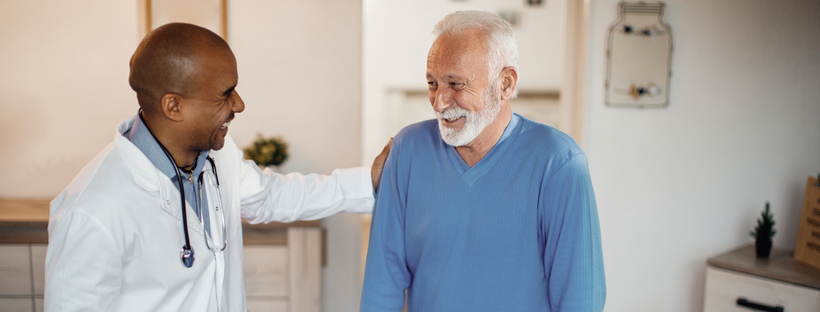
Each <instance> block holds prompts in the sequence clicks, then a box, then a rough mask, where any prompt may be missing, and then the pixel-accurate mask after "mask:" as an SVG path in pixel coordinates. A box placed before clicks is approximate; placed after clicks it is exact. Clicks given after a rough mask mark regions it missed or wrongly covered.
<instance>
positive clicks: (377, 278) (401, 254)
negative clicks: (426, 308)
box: [360, 136, 412, 312]
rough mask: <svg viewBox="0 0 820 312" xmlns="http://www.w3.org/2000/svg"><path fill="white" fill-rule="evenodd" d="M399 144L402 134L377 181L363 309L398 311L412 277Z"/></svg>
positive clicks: (361, 308)
mask: <svg viewBox="0 0 820 312" xmlns="http://www.w3.org/2000/svg"><path fill="white" fill-rule="evenodd" d="M400 145H401V137H399V136H397V137H396V138H395V139H394V141H393V148H392V150H391V151H390V155H389V156H388V158H387V161H386V162H385V165H384V172H382V178H381V180H380V183H379V193H378V194H377V202H376V208H375V209H374V211H373V219H372V222H371V224H370V242H369V245H368V249H367V262H366V264H365V273H364V285H363V287H362V299H361V305H360V311H363V312H370V311H374V312H375V311H378V312H383V311H395V312H399V311H401V310H402V308H403V307H404V302H405V295H404V294H405V290H406V289H407V287H409V286H410V282H411V280H412V277H411V274H410V271H409V269H408V268H407V261H406V257H405V248H404V246H405V245H404V217H405V207H406V206H405V203H406V200H405V198H406V197H405V194H404V192H403V190H405V189H406V188H405V187H403V186H402V184H404V183H403V182H406V181H402V179H401V178H399V170H398V162H397V160H398V158H399V154H400V151H399V146H400Z"/></svg>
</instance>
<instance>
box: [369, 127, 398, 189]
mask: <svg viewBox="0 0 820 312" xmlns="http://www.w3.org/2000/svg"><path fill="white" fill-rule="evenodd" d="M392 146H393V138H392V137H391V138H390V141H387V145H385V146H384V149H382V152H381V153H379V156H376V159H374V160H373V165H372V166H371V167H370V175H371V178H372V179H373V191H378V189H379V179H380V178H381V176H382V170H384V162H385V160H387V155H388V154H389V153H390V147H392Z"/></svg>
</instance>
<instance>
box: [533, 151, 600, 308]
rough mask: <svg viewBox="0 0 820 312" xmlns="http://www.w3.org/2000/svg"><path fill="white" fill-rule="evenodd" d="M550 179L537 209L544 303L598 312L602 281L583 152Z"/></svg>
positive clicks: (596, 226) (597, 228)
mask: <svg viewBox="0 0 820 312" xmlns="http://www.w3.org/2000/svg"><path fill="white" fill-rule="evenodd" d="M548 179H549V181H548V182H547V183H544V186H543V187H542V190H541V192H542V196H541V198H543V202H542V203H540V205H541V207H539V217H540V218H541V220H540V221H541V222H542V226H541V227H540V229H541V231H542V233H540V234H541V236H542V237H544V243H545V244H544V255H543V256H544V257H543V259H544V274H546V278H547V281H548V285H547V294H546V296H547V302H548V304H549V305H550V308H551V311H589V312H592V311H596V312H600V311H602V310H603V308H604V301H605V299H606V282H605V279H604V263H603V253H602V250H601V230H600V225H599V222H598V208H597V205H596V203H595V194H594V192H593V190H592V181H591V179H590V176H589V169H588V166H587V158H586V155H584V154H578V155H575V156H573V157H572V158H571V159H570V160H569V161H567V162H566V163H565V164H563V165H562V166H561V167H560V169H558V170H557V171H555V173H554V174H553V175H552V176H550V177H549V178H548Z"/></svg>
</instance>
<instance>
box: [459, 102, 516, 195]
mask: <svg viewBox="0 0 820 312" xmlns="http://www.w3.org/2000/svg"><path fill="white" fill-rule="evenodd" d="M520 121H521V117H520V116H518V114H516V113H513V114H512V118H510V122H509V123H508V124H507V127H506V128H505V129H504V134H502V135H501V138H500V139H498V142H497V143H496V144H495V146H493V148H492V149H490V152H488V153H487V155H485V156H484V158H481V160H479V161H478V163H476V164H475V165H474V166H472V167H470V166H468V165H467V163H466V162H464V159H462V158H461V156H460V155H458V152H457V151H456V148H455V147H453V146H451V145H446V146H447V156H448V158H450V162H451V163H453V165H454V166H455V168H456V170H457V171H458V174H459V175H461V178H462V179H464V182H465V183H467V185H469V186H471V187H472V186H473V184H475V183H476V182H478V180H480V179H481V177H483V176H484V175H486V174H487V172H489V171H490V169H492V168H493V166H494V165H495V163H496V162H498V160H499V159H500V158H501V156H502V155H504V152H505V151H506V150H507V149H508V148H509V146H510V145H511V142H512V141H513V140H514V139H515V136H516V134H517V133H518V131H513V130H514V129H515V128H516V126H517V125H518V124H519V123H520Z"/></svg>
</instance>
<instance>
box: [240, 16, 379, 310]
mask: <svg viewBox="0 0 820 312" xmlns="http://www.w3.org/2000/svg"><path fill="white" fill-rule="evenodd" d="M228 4H229V8H228V12H229V16H228V23H229V25H228V31H229V34H228V39H229V43H230V44H231V47H232V49H233V50H234V53H235V54H236V58H237V62H238V66H239V86H238V87H237V90H239V92H240V94H241V96H242V98H243V100H245V104H246V108H245V112H244V113H242V114H239V115H237V118H236V122H235V123H232V124H231V135H232V136H233V137H234V139H236V142H237V144H239V145H240V146H245V145H249V144H250V143H251V141H252V140H253V139H255V138H256V133H257V132H260V133H262V134H263V135H266V136H268V135H283V136H284V138H285V139H286V140H287V141H288V142H289V145H290V147H289V153H290V158H289V160H288V161H287V162H286V163H285V164H284V165H283V166H282V168H281V171H282V172H293V171H298V172H303V173H310V172H319V173H324V174H329V173H330V172H331V171H332V170H333V169H335V168H344V167H352V166H358V165H359V160H360V159H361V157H360V155H361V96H360V94H361V36H362V35H361V32H362V30H361V20H362V18H361V12H362V9H361V8H362V6H361V1H359V0H335V1H322V0H305V1H266V0H231V1H228ZM368 165H369V164H368ZM361 222H362V220H361V218H360V217H359V215H349V214H339V215H336V216H333V217H330V218H328V219H325V220H324V225H325V227H326V229H327V231H328V235H327V238H328V265H327V266H326V267H325V268H324V270H323V274H322V279H323V285H322V302H323V305H322V309H323V311H356V310H358V307H359V296H360V294H361V275H362V272H361V269H360V268H359V264H360V262H361V255H360V253H361V243H360V242H361V227H362V223H361Z"/></svg>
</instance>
